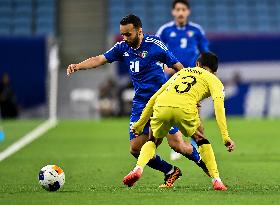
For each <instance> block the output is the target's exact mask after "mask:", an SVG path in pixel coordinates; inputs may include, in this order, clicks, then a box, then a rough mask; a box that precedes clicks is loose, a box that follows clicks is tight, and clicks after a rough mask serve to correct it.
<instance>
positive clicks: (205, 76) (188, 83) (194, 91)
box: [155, 67, 224, 109]
mask: <svg viewBox="0 0 280 205" xmlns="http://www.w3.org/2000/svg"><path fill="white" fill-rule="evenodd" d="M165 87H166V89H165V90H164V91H163V92H162V93H161V94H160V95H159V96H158V97H157V99H156V102H155V106H169V107H181V108H185V109H197V103H199V102H200V101H201V100H203V99H205V98H208V97H210V96H212V98H213V99H215V98H221V99H224V86H223V84H222V82H221V81H220V80H219V79H218V78H217V77H216V76H215V75H214V74H212V73H210V72H209V71H207V70H205V69H203V68H200V67H195V68H184V69H182V70H180V71H179V72H178V73H176V74H174V75H173V76H172V78H171V79H170V80H169V81H168V82H167V83H166V85H165Z"/></svg>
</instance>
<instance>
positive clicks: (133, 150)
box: [129, 147, 141, 158]
mask: <svg viewBox="0 0 280 205" xmlns="http://www.w3.org/2000/svg"><path fill="white" fill-rule="evenodd" d="M140 150H141V148H140V149H139V148H138V147H130V150H129V152H130V154H132V156H134V157H136V158H138V156H139V154H140Z"/></svg>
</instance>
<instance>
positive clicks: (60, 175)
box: [38, 165, 65, 191]
mask: <svg viewBox="0 0 280 205" xmlns="http://www.w3.org/2000/svg"><path fill="white" fill-rule="evenodd" d="M38 178H39V184H40V185H41V186H42V187H43V188H44V189H45V190H47V191H57V190H58V189H59V188H61V187H62V186H63V185H64V182H65V174H64V172H63V170H62V169H61V168H60V167H59V166H57V165H47V166H44V167H43V168H42V169H41V170H40V172H39V177H38Z"/></svg>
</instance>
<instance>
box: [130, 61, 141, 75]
mask: <svg viewBox="0 0 280 205" xmlns="http://www.w3.org/2000/svg"><path fill="white" fill-rule="evenodd" d="M129 68H130V70H131V72H133V73H138V72H139V61H135V62H134V61H130V67H129Z"/></svg>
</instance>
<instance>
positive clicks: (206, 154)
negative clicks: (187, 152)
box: [192, 127, 227, 191]
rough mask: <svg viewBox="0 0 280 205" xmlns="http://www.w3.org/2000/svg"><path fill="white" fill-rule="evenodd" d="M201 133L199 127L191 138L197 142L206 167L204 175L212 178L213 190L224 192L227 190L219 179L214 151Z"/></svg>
mask: <svg viewBox="0 0 280 205" xmlns="http://www.w3.org/2000/svg"><path fill="white" fill-rule="evenodd" d="M202 131H203V129H201V127H200V128H199V129H198V130H197V131H196V132H195V134H194V135H193V136H192V137H193V138H194V139H195V141H196V142H197V145H198V150H199V153H200V156H201V158H202V160H203V161H204V163H205V165H206V167H207V169H205V173H206V174H207V175H208V176H210V177H211V178H212V184H213V188H214V189H215V190H223V191H225V190H227V188H226V186H225V185H224V184H223V182H222V180H221V179H220V176H219V171H218V166H217V163H216V159H215V154H214V151H213V149H212V146H211V144H210V142H209V141H208V140H207V139H206V138H205V136H204V134H203V133H202Z"/></svg>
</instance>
